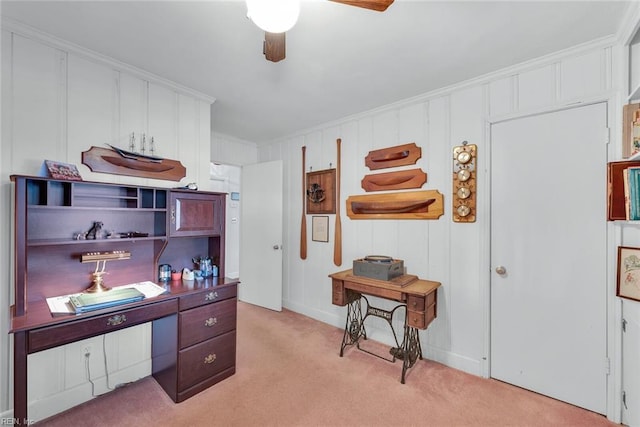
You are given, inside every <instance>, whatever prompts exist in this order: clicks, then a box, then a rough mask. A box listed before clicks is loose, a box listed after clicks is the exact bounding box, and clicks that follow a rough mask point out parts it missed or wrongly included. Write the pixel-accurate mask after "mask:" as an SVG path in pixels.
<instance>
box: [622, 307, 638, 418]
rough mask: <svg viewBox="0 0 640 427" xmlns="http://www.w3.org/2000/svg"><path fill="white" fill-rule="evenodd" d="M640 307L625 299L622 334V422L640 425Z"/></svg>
mask: <svg viewBox="0 0 640 427" xmlns="http://www.w3.org/2000/svg"><path fill="white" fill-rule="evenodd" d="M639 309H640V307H638V304H637V303H635V302H633V301H623V303H622V311H623V317H624V325H625V326H624V333H623V335H622V364H623V365H622V390H624V395H623V399H624V400H623V405H622V423H623V424H624V425H627V426H639V425H640V363H638V355H639V354H640V310H639Z"/></svg>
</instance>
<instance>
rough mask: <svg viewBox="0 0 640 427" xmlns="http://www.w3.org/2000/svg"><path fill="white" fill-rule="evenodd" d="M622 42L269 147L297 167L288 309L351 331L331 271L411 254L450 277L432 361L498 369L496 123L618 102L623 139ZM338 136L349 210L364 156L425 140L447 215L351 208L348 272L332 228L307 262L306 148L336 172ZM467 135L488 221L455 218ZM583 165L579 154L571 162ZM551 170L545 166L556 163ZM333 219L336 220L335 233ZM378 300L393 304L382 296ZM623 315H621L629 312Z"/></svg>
mask: <svg viewBox="0 0 640 427" xmlns="http://www.w3.org/2000/svg"><path fill="white" fill-rule="evenodd" d="M617 43H618V42H617V41H616V40H615V39H614V38H611V39H604V40H599V41H596V42H593V43H591V44H587V45H583V46H579V47H576V48H574V49H571V50H567V51H564V52H559V53H557V54H554V55H552V56H548V57H545V58H540V59H539V60H537V61H532V62H529V63H526V64H522V65H521V66H517V67H512V68H510V69H506V70H502V71H500V72H497V73H493V74H491V75H487V76H483V77H479V78H477V79H475V80H473V81H468V82H464V83H462V84H459V85H456V86H453V87H450V88H444V89H442V90H438V91H436V92H433V93H429V94H425V95H423V96H418V97H415V98H413V99H409V100H406V101H403V102H399V103H396V104H393V105H388V106H385V107H382V108H379V109H377V110H374V111H369V112H365V113H363V114H359V115H355V116H352V117H347V118H344V119H342V120H338V121H335V122H332V123H327V124H325V125H322V126H318V127H317V128H314V129H309V130H307V131H303V132H300V133H298V134H296V135H292V136H290V137H287V138H282V139H280V140H277V141H274V142H273V143H272V144H270V145H267V146H260V147H259V154H260V161H270V160H276V159H281V160H283V161H284V167H285V191H286V193H285V194H286V197H285V199H286V202H285V203H286V205H285V209H284V212H285V219H284V222H285V224H288V225H289V226H288V227H286V229H285V233H286V236H285V239H284V240H285V242H286V243H285V253H284V257H285V261H284V264H285V267H284V270H285V274H284V277H285V279H284V280H285V282H284V287H283V289H284V290H283V292H284V295H283V298H284V301H283V304H284V306H285V307H287V308H290V309H292V310H294V311H297V312H301V313H304V314H306V315H308V316H311V317H314V318H316V319H319V320H322V321H325V322H327V323H330V324H333V325H335V326H338V327H343V325H344V321H345V316H346V311H345V310H344V308H343V307H337V306H334V305H332V304H331V282H330V280H329V279H328V278H327V275H328V274H330V273H332V272H335V271H339V270H342V269H348V268H351V262H352V260H353V259H356V258H360V257H363V256H365V255H368V254H383V255H390V256H393V257H395V258H399V259H403V260H404V261H405V266H406V267H407V270H408V272H409V273H411V274H416V275H418V276H420V277H421V278H426V279H430V280H435V281H439V282H441V283H442V284H443V286H442V287H441V288H440V289H439V291H438V292H439V294H438V304H439V305H438V317H437V319H436V320H435V321H434V323H433V324H432V325H431V326H430V327H429V329H428V330H427V331H421V332H420V334H421V339H422V342H423V345H424V347H423V350H426V357H427V358H430V359H434V360H436V361H439V362H442V363H444V364H446V365H448V366H452V367H454V368H458V369H462V370H464V371H467V372H470V373H473V374H477V375H487V374H488V366H487V362H486V359H487V357H488V356H489V354H488V342H489V341H488V313H489V312H488V309H489V307H488V292H489V291H488V268H489V265H488V259H489V257H488V253H487V252H488V246H489V245H488V241H487V239H488V238H489V235H488V232H487V230H488V221H489V204H488V203H487V201H488V197H487V196H486V194H487V193H486V191H487V188H486V187H487V185H488V182H489V180H488V176H487V173H486V171H487V168H488V166H489V165H488V164H487V158H486V156H485V153H486V152H487V151H486V148H487V144H488V131H487V123H488V121H489V120H493V119H498V118H506V117H512V116H513V117H515V116H520V115H526V114H530V113H534V112H541V111H548V110H552V109H556V108H559V107H562V106H567V105H571V104H575V103H581V102H591V101H594V100H608V101H614V102H611V105H612V107H610V113H611V120H610V126H611V127H612V130H611V131H612V140H613V141H617V139H618V138H619V136H618V130H617V128H618V126H617V123H618V119H617V117H618V116H619V108H618V107H617V105H620V104H619V103H618V102H617V99H618V98H617V97H618V96H619V92H620V90H621V87H620V83H619V80H618V79H617V78H616V77H617V75H618V74H615V73H617V72H618V68H617V63H618V62H619V58H618V57H619V50H620V49H619V47H618V46H617ZM614 74H615V76H616V77H614ZM337 102H338V101H337ZM336 138H341V139H342V159H341V160H342V179H341V186H342V187H341V190H340V191H341V200H340V203H341V206H343V207H344V206H345V205H344V203H345V202H344V201H345V199H346V198H347V197H348V196H349V195H354V194H364V193H365V192H364V190H363V189H362V188H361V187H360V180H361V179H362V178H363V176H364V175H365V174H367V173H369V170H368V169H367V168H366V167H365V165H364V157H365V156H366V154H367V153H368V152H369V151H370V150H373V149H379V148H384V147H389V146H394V145H398V144H404V143H409V142H415V143H416V144H417V145H418V146H420V147H422V158H421V159H420V160H419V161H418V163H417V166H418V167H420V168H422V169H423V170H424V171H425V172H427V174H428V181H427V183H426V184H425V186H424V187H423V188H424V189H437V190H439V191H440V192H442V193H443V194H444V195H445V215H444V216H443V217H441V218H440V219H439V220H432V221H415V220H411V221H408V220H407V221H399V220H384V221H381V220H377V221H375V220H350V219H349V218H348V217H347V216H346V214H345V209H344V208H343V209H342V242H343V260H344V261H343V265H342V266H341V267H336V266H335V265H333V262H332V259H333V258H332V253H333V232H332V231H330V235H331V239H330V242H329V243H319V242H312V241H309V242H308V256H307V259H306V260H304V261H303V260H301V259H300V258H299V255H298V253H299V252H298V248H299V238H300V237H299V236H300V234H299V217H300V212H301V188H300V182H301V176H300V170H301V147H302V146H306V147H307V148H306V163H307V170H308V168H309V167H310V166H312V167H313V170H314V171H315V170H320V169H326V168H328V167H329V163H331V162H333V163H334V165H335V159H336V148H335V147H336V144H335V140H336ZM465 140H466V141H468V142H469V143H472V144H477V145H478V150H479V154H478V181H477V182H478V183H479V184H478V215H477V217H478V220H477V222H476V223H471V224H462V223H453V222H452V219H451V191H452V184H451V171H452V159H451V158H452V154H451V153H452V148H453V147H454V146H456V145H459V144H461V143H462V142H463V141H465ZM614 146H617V144H611V146H610V150H609V152H610V156H611V158H612V160H613V159H615V158H614V157H613V153H616V152H619V149H618V148H619V147H614ZM578 155H579V154H578ZM571 160H572V159H568V164H570V161H571ZM523 161H526V155H525V156H524V159H523ZM540 168H541V172H543V171H544V165H540ZM603 185H604V183H603ZM584 191H589V190H588V189H585V190H584ZM333 221H334V218H333V216H332V218H331V219H330V224H331V226H330V229H333ZM603 221H605V217H604V213H603ZM609 289H610V290H611V291H610V295H611V301H612V302H611V305H614V306H616V307H617V306H619V301H615V298H614V294H615V277H613V275H612V276H611V277H610V283H609ZM568 304H570V303H569V302H568ZM373 305H376V306H380V307H383V308H384V307H386V308H389V307H392V306H393V304H391V303H389V302H386V301H382V300H376V299H374V301H373ZM611 305H610V307H611ZM616 310H617V311H618V314H619V308H617V309H616ZM614 311H615V310H614ZM372 320H377V319H372ZM401 320H402V319H397V322H396V330H401V323H400V322H401ZM618 320H619V318H618ZM375 326H376V328H377V327H379V330H374V331H373V338H374V339H379V340H382V341H385V342H388V343H391V340H392V337H391V334H390V333H389V332H388V329H387V328H386V327H385V323H384V321H380V322H379V323H378V324H377V325H375ZM610 330H611V329H610ZM609 344H610V348H609V351H610V354H612V355H615V354H616V351H619V349H616V348H615V343H614V341H613V339H612V340H610V343H609ZM336 345H338V344H337V343H336ZM336 351H337V347H336ZM618 375H619V374H618ZM618 382H619V380H618ZM615 383H616V381H615V380H614V381H612V384H615ZM610 390H612V389H610ZM618 393H619V391H618ZM616 413H619V410H617V409H615V408H613V409H612V412H611V417H615V416H616V415H615V414H616ZM618 416H619V415H618Z"/></svg>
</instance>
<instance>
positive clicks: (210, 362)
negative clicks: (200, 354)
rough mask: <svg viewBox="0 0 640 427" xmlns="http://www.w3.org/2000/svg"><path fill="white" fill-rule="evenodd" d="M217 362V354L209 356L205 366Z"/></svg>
mask: <svg viewBox="0 0 640 427" xmlns="http://www.w3.org/2000/svg"><path fill="white" fill-rule="evenodd" d="M215 361H216V354H215V353H213V354H208V355H207V357H205V358H204V364H205V365H210V364H212V363H213V362H215Z"/></svg>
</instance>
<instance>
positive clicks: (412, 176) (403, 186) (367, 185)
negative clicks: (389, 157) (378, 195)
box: [362, 168, 427, 192]
mask: <svg viewBox="0 0 640 427" xmlns="http://www.w3.org/2000/svg"><path fill="white" fill-rule="evenodd" d="M425 182H427V174H426V173H425V172H423V171H422V169H419V168H418V169H408V170H403V171H397V172H385V173H377V174H371V175H365V177H364V178H363V179H362V188H363V189H364V190H365V191H367V192H369V191H386V190H407V189H411V188H421V187H422V185H424V183H425Z"/></svg>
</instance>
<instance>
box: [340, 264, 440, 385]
mask: <svg viewBox="0 0 640 427" xmlns="http://www.w3.org/2000/svg"><path fill="white" fill-rule="evenodd" d="M329 277H331V279H332V302H333V304H335V305H339V306H347V321H346V323H345V327H344V335H343V338H342V344H341V347H340V357H342V355H343V353H344V349H345V347H346V346H348V345H356V347H357V348H358V349H360V350H362V349H361V348H360V346H359V341H360V338H364V339H366V338H367V333H366V330H365V327H364V320H365V319H366V317H367V316H369V315H371V316H376V317H380V318H383V319H385V320H387V322H388V323H389V325H390V326H391V329H392V330H393V325H392V324H391V320H392V317H393V314H394V312H395V310H396V309H398V308H401V307H404V308H405V310H406V314H405V322H404V335H403V339H402V343H397V338H395V331H394V338H395V339H396V343H397V347H394V348H392V349H391V351H390V353H391V355H392V356H393V358H392V360H391V361H392V362H394V361H395V359H401V360H402V361H403V363H402V376H401V378H400V382H401V383H402V384H404V381H405V374H406V372H407V369H409V368H411V367H412V366H413V365H414V364H415V363H416V361H417V360H418V359H422V348H421V346H420V336H419V335H418V329H426V328H427V326H429V324H430V323H431V322H432V321H433V319H435V318H436V315H437V301H438V293H437V289H438V287H440V283H439V282H433V281H430V280H421V279H418V278H417V277H416V276H406V275H405V276H401V277H399V278H396V279H394V280H392V281H383V280H376V279H370V278H368V277H363V276H354V275H353V271H352V270H345V271H340V272H338V273H333V274H330V275H329ZM405 283H408V284H406V285H404V286H402V284H405ZM362 294H365V295H371V296H376V297H380V298H384V299H388V300H393V301H397V302H400V303H401V304H400V305H398V306H396V307H395V308H394V309H393V310H391V311H388V310H383V309H380V308H376V307H372V306H371V305H370V304H369V301H368V300H367V299H366V298H365V297H363V295H362ZM362 299H364V300H365V301H366V303H367V310H366V314H365V315H364V316H363V315H362V308H361V300H362ZM363 351H366V350H363ZM376 356H377V355H376ZM378 357H380V356H378ZM385 360H386V359H385Z"/></svg>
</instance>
